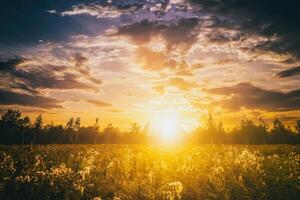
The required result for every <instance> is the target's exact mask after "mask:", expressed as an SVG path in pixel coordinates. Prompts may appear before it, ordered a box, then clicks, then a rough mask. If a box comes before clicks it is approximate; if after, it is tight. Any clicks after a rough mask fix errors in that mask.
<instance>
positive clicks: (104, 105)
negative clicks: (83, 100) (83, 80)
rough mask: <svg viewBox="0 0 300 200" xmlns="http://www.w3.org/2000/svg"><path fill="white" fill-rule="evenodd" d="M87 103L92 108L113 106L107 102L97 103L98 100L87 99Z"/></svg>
mask: <svg viewBox="0 0 300 200" xmlns="http://www.w3.org/2000/svg"><path fill="white" fill-rule="evenodd" d="M87 102H88V103H90V104H92V105H94V106H97V107H111V106H113V104H111V103H107V102H103V101H99V100H92V99H89V100H87Z"/></svg>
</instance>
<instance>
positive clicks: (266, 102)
mask: <svg viewBox="0 0 300 200" xmlns="http://www.w3.org/2000/svg"><path fill="white" fill-rule="evenodd" d="M206 92H208V93H211V94H216V95H225V96H226V98H224V99H223V100H220V101H219V102H218V103H219V104H220V105H221V106H222V107H223V108H227V109H230V110H232V111H236V110H239V109H240V108H242V107H246V108H248V109H260V110H266V111H288V110H299V109H300V90H293V91H290V92H281V91H272V90H266V89H262V88H259V87H255V86H253V85H251V84H250V83H239V84H237V85H234V86H231V87H220V88H213V89H208V90H206Z"/></svg>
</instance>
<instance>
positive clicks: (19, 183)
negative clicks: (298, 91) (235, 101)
mask: <svg viewBox="0 0 300 200" xmlns="http://www.w3.org/2000/svg"><path fill="white" fill-rule="evenodd" d="M0 163H1V164H0V166H1V168H0V199H23V198H26V199H39V200H40V199H74V200H76V199H94V200H99V199H102V200H112V199H113V200H121V199H122V200H127V199H137V200H148V199H157V200H171V199H173V200H176V199H177V200H179V199H183V200H194V199H211V200H213V199H224V200H230V199H239V200H242V199H253V200H256V199H260V200H264V199H274V200H275V199H278V200H279V199H280V200H284V199H300V171H299V169H300V146H289V145H276V146H268V145H263V146H262V145H260V146H248V147H246V146H230V145H202V146H186V147H184V148H177V149H176V150H174V149H173V150H170V149H162V148H157V147H156V148H153V147H150V146H145V145H42V146H40V145H34V146H33V145H31V146H25V145H23V146H0Z"/></svg>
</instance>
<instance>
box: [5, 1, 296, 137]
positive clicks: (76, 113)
mask: <svg viewBox="0 0 300 200" xmlns="http://www.w3.org/2000/svg"><path fill="white" fill-rule="evenodd" d="M207 2H208V1H207ZM207 2H206V1H184V0H177V1H129V0H128V1H126V0H125V1H113V0H112V1H100V2H86V3H78V2H72V1H71V2H68V3H56V4H55V3H52V4H51V3H41V4H37V5H34V6H33V7H30V6H28V5H7V6H12V7H10V10H12V9H15V11H18V14H16V15H9V14H8V13H6V12H4V11H3V12H4V14H3V15H5V14H6V15H5V18H4V19H5V20H4V23H7V24H12V25H11V27H10V26H9V27H8V28H7V29H5V30H3V31H0V32H2V34H0V40H1V42H0V58H1V60H0V78H1V87H0V99H1V100H0V108H1V110H5V109H7V108H17V109H20V110H22V111H23V112H24V113H25V114H26V115H29V116H31V117H35V116H36V115H38V114H42V115H43V117H44V120H45V122H46V123H50V122H52V121H53V122H54V123H63V124H64V123H65V122H66V121H67V120H68V119H69V118H70V117H81V119H82V123H83V124H86V125H88V124H93V123H94V121H95V119H96V118H97V117H98V118H99V119H100V122H102V123H103V125H106V124H108V123H109V122H112V123H113V124H115V125H117V126H119V127H121V128H127V127H128V126H129V125H130V123H133V122H137V123H140V124H142V125H144V124H147V123H150V124H151V125H152V126H155V123H156V121H157V120H160V119H161V116H167V117H170V116H173V117H174V116H175V117H176V120H177V121H178V123H179V124H180V129H182V130H185V131H188V130H191V129H193V128H195V127H197V126H198V125H199V123H200V124H201V123H203V121H204V120H205V119H206V118H207V116H208V114H209V113H211V114H212V115H213V116H215V119H216V121H223V123H224V124H225V125H226V126H228V127H231V126H232V125H235V124H237V123H238V122H239V121H240V120H242V119H245V118H251V119H253V120H256V121H257V120H259V119H260V118H262V119H264V120H265V121H266V122H270V120H272V119H273V118H274V117H278V118H280V119H282V120H283V121H285V122H287V123H293V122H294V121H295V120H296V119H297V117H298V116H299V109H300V92H299V90H298V85H299V79H298V77H299V76H298V77H297V75H299V74H300V68H299V52H300V51H299V49H300V48H298V47H299V45H298V44H299V43H300V42H299V38H296V37H295V36H296V35H297V33H299V26H298V24H297V23H299V20H298V22H297V19H298V18H297V16H296V17H295V16H294V15H293V14H290V15H288V16H285V15H284V14H285V13H281V12H277V13H276V14H272V12H268V11H269V10H268V9H267V10H265V6H266V5H264V4H263V3H259V1H253V2H252V4H251V3H250V4H251V5H248V4H246V5H243V4H229V3H228V4H226V3H225V2H223V3H222V1H211V2H210V3H207ZM13 6H14V7H13ZM243 6H244V7H243ZM247 6H248V7H247ZM279 7H280V5H277V4H274V6H273V7H272V9H273V10H275V11H276V9H279ZM245 8H249V9H245ZM3 9H4V8H3ZM245 10H247V11H245ZM28 13H32V16H31V15H30V16H29V19H25V21H24V22H23V24H21V22H19V20H18V19H20V18H22V17H24V16H26V14H28ZM283 16H284V17H283ZM39 17H41V18H39ZM290 18H292V19H290ZM275 19H276V20H275ZM27 20H28V21H27ZM293 20H294V21H293ZM287 25H289V26H288V27H289V29H287ZM293 27H294V29H293ZM295 27H296V28H295Z"/></svg>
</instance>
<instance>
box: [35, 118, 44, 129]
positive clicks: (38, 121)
mask: <svg viewBox="0 0 300 200" xmlns="http://www.w3.org/2000/svg"><path fill="white" fill-rule="evenodd" d="M33 126H34V128H35V129H39V130H41V129H42V128H43V117H42V115H39V116H37V118H36V119H35V122H34V125H33Z"/></svg>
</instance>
